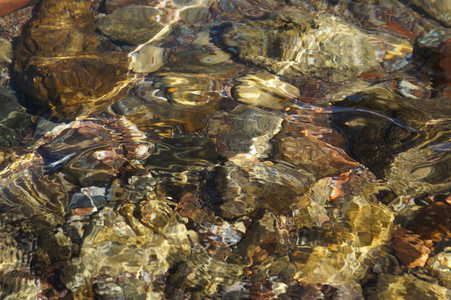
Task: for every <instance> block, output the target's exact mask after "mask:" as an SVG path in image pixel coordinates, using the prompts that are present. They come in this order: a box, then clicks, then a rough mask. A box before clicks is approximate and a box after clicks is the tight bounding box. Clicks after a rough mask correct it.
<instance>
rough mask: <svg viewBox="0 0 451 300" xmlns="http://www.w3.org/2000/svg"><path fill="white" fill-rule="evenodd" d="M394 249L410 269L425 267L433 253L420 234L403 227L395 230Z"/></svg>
mask: <svg viewBox="0 0 451 300" xmlns="http://www.w3.org/2000/svg"><path fill="white" fill-rule="evenodd" d="M392 247H393V249H394V250H395V255H396V257H397V258H398V259H399V260H400V261H401V263H402V264H404V265H405V266H406V267H408V268H415V267H424V265H425V264H426V261H427V260H428V258H429V254H430V253H431V250H429V249H428V248H427V247H426V246H425V245H424V243H423V241H422V240H420V236H419V235H418V234H415V233H413V232H412V231H410V230H407V229H404V228H402V227H398V228H397V229H396V230H395V232H394V234H393V240H392Z"/></svg>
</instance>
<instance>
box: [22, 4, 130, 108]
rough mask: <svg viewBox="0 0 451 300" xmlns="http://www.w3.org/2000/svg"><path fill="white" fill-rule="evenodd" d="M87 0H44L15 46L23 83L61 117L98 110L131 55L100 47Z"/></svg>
mask: <svg viewBox="0 0 451 300" xmlns="http://www.w3.org/2000/svg"><path fill="white" fill-rule="evenodd" d="M95 30H96V27H95V25H94V17H93V15H92V14H91V13H90V11H89V9H88V8H87V7H86V1H70V0H44V1H43V2H41V5H40V7H39V10H38V13H37V16H36V18H34V19H33V20H32V21H31V22H30V23H29V27H28V28H27V30H26V31H25V32H24V33H23V35H22V36H21V39H20V40H19V42H18V45H17V47H16V49H15V57H16V58H17V59H16V62H15V71H16V72H17V74H18V75H17V84H18V86H19V87H20V88H21V89H22V90H23V91H24V92H25V93H26V94H28V95H29V96H30V97H31V98H32V99H33V100H34V101H35V102H36V103H37V104H40V105H45V106H47V107H49V108H51V109H52V110H53V111H54V114H55V115H57V116H60V117H61V116H65V117H68V116H74V115H78V114H79V112H80V111H81V110H85V111H94V108H95V107H98V106H99V100H102V101H104V100H107V99H108V98H109V97H107V96H104V95H105V94H108V93H109V92H111V91H112V90H113V89H114V88H115V87H116V83H117V82H118V81H120V80H125V79H126V73H127V69H128V67H127V57H125V55H122V54H120V53H100V51H98V50H97V39H96V34H95Z"/></svg>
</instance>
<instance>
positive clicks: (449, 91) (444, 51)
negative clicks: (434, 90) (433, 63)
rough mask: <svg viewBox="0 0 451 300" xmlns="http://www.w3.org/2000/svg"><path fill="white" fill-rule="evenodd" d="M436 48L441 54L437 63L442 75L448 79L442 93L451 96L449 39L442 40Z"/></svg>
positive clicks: (450, 44)
mask: <svg viewBox="0 0 451 300" xmlns="http://www.w3.org/2000/svg"><path fill="white" fill-rule="evenodd" d="M437 50H438V53H439V54H440V55H442V59H441V60H440V63H439V65H440V67H441V69H442V70H443V76H444V77H445V78H446V79H447V80H448V86H447V88H446V89H445V91H444V93H445V95H446V96H448V97H449V98H451V39H449V40H446V41H444V42H442V43H441V44H440V46H439V47H438V49H437Z"/></svg>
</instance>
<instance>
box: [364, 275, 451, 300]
mask: <svg viewBox="0 0 451 300" xmlns="http://www.w3.org/2000/svg"><path fill="white" fill-rule="evenodd" d="M366 294H369V295H368V296H369V297H368V299H370V300H376V299H384V300H385V299H387V300H397V299H406V298H407V299H409V298H411V297H412V295H415V296H414V297H415V298H416V299H449V298H450V297H451V291H450V290H449V289H447V288H445V287H442V286H439V285H438V284H434V283H430V282H427V281H424V280H421V279H418V278H417V277H414V276H412V275H410V274H405V275H404V276H396V275H391V274H383V275H381V276H379V278H378V282H377V287H376V289H375V290H369V289H368V290H367V293H366Z"/></svg>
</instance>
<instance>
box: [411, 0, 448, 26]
mask: <svg viewBox="0 0 451 300" xmlns="http://www.w3.org/2000/svg"><path fill="white" fill-rule="evenodd" d="M412 2H413V4H414V5H416V6H418V7H420V8H421V9H423V10H425V11H426V12H427V13H428V14H429V15H430V16H431V17H432V18H434V19H436V20H437V21H440V22H442V23H443V24H445V25H446V26H451V3H450V2H449V1H447V0H414V1H412Z"/></svg>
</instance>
